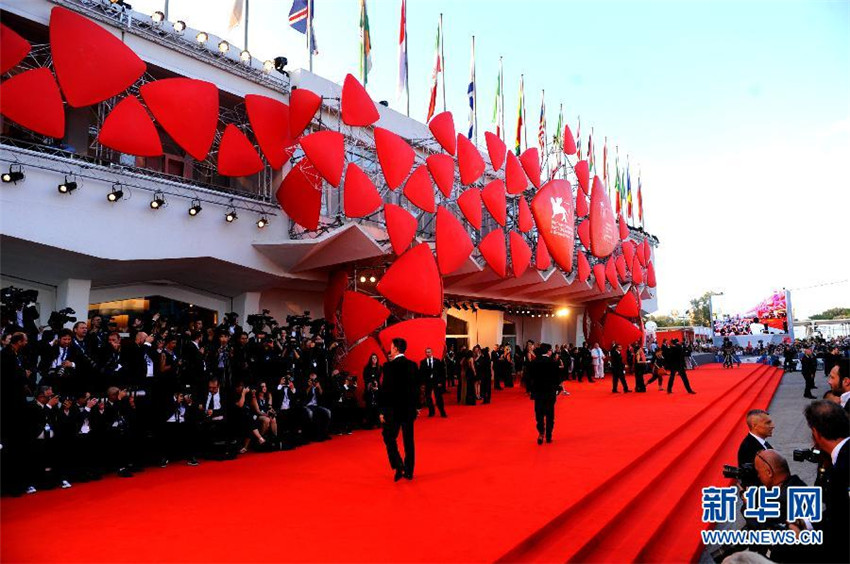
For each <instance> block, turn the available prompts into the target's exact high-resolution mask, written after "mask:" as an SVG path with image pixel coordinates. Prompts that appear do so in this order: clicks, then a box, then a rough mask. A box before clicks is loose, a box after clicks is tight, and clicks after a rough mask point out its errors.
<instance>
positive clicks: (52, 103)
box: [0, 67, 65, 139]
mask: <svg viewBox="0 0 850 564" xmlns="http://www.w3.org/2000/svg"><path fill="white" fill-rule="evenodd" d="M0 113H2V114H3V116H5V117H6V118H8V119H10V120H12V121H14V122H15V123H17V124H18V125H21V126H23V127H26V128H27V129H29V130H31V131H35V132H36V133H40V134H41V135H46V136H48V137H54V138H57V139H61V138H62V137H64V136H65V105H64V104H63V103H62V95H61V94H60V93H59V86H57V85H56V80H55V79H54V78H53V73H51V72H50V70H48V69H46V68H44V67H42V68H38V69H33V70H28V71H25V72H22V73H19V74H16V75H15V76H13V77H12V78H9V79H6V80H4V81H3V83H2V84H0Z"/></svg>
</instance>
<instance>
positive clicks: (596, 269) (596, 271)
mask: <svg viewBox="0 0 850 564" xmlns="http://www.w3.org/2000/svg"><path fill="white" fill-rule="evenodd" d="M593 277H594V278H595V279H596V287H597V288H598V289H599V291H600V292H604V291H605V265H604V264H602V263H601V262H600V263H598V264H594V265H593Z"/></svg>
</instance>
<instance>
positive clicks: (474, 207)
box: [457, 188, 482, 231]
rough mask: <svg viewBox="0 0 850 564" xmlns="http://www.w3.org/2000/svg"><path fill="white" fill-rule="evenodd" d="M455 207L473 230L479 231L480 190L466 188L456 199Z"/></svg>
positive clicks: (480, 216)
mask: <svg viewBox="0 0 850 564" xmlns="http://www.w3.org/2000/svg"><path fill="white" fill-rule="evenodd" d="M457 205H458V207H459V208H460V211H461V212H462V213H463V217H465V218H466V221H468V222H469V223H470V224H472V226H473V227H474V228H475V229H478V230H479V231H480V230H481V219H482V213H481V190H479V189H478V188H467V189H466V190H464V192H463V194H461V195H460V197H459V198H458V199H457Z"/></svg>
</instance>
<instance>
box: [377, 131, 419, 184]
mask: <svg viewBox="0 0 850 564" xmlns="http://www.w3.org/2000/svg"><path fill="white" fill-rule="evenodd" d="M375 148H376V149H377V151H378V162H380V163H381V170H382V171H383V173H384V179H385V180H386V181H387V186H389V187H390V190H395V189H396V188H398V187H399V186H401V183H402V182H404V179H405V178H407V174H408V173H409V172H410V169H411V168H412V167H413V161H414V159H415V158H416V153H414V151H413V149H412V148H411V147H410V145H408V144H407V142H406V141H405V140H404V139H402V138H401V137H399V136H398V135H396V134H395V133H393V132H392V131H389V130H387V129H384V128H383V127H376V128H375Z"/></svg>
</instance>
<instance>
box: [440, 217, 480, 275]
mask: <svg viewBox="0 0 850 564" xmlns="http://www.w3.org/2000/svg"><path fill="white" fill-rule="evenodd" d="M436 232H437V233H436V245H435V246H436V250H437V266H439V268H440V273H441V274H442V275H443V276H445V275H447V274H451V273H452V272H454V271H455V270H457V269H458V268H460V267H461V266H463V263H465V262H466V260H467V259H468V258H469V255H470V254H472V250H473V249H474V248H475V247H474V246H473V244H472V239H470V238H469V233H467V232H466V229H464V228H463V224H462V223H461V222H460V220H459V219H458V218H456V217H455V216H454V214H453V213H452V212H450V211H449V210H447V209H446V208H444V207H443V206H440V207H439V208H438V209H437V228H436Z"/></svg>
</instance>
